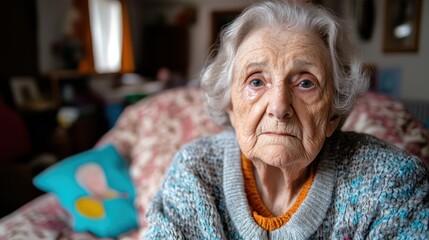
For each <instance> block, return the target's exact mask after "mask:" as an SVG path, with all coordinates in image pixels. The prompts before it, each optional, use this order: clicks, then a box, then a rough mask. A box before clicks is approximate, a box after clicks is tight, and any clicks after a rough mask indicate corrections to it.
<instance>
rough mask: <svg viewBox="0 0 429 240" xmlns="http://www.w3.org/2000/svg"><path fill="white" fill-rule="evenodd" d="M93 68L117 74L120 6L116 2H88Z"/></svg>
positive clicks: (119, 49)
mask: <svg viewBox="0 0 429 240" xmlns="http://www.w3.org/2000/svg"><path fill="white" fill-rule="evenodd" d="M89 12H90V14H89V15H90V24H91V36H92V48H93V53H94V67H95V71H96V72H98V73H109V72H119V71H120V70H121V62H122V6H121V3H120V1H117V0H89Z"/></svg>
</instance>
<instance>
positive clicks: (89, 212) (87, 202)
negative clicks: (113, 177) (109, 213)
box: [75, 197, 105, 219]
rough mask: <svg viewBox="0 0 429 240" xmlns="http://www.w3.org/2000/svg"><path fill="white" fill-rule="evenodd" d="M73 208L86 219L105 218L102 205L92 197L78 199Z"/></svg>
mask: <svg viewBox="0 0 429 240" xmlns="http://www.w3.org/2000/svg"><path fill="white" fill-rule="evenodd" d="M75 207H76V210H77V212H78V213H80V214H81V215H83V216H85V217H87V218H93V219H100V218H103V217H104V216H105V211H104V207H103V203H102V202H101V201H98V200H97V199H95V198H92V197H82V198H79V199H78V200H76V203H75Z"/></svg>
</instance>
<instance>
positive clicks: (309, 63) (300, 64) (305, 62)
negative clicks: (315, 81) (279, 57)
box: [293, 59, 316, 68]
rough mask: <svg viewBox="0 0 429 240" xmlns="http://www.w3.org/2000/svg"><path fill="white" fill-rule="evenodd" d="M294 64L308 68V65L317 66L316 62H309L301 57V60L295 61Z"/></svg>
mask: <svg viewBox="0 0 429 240" xmlns="http://www.w3.org/2000/svg"><path fill="white" fill-rule="evenodd" d="M293 66H294V67H295V68H308V67H314V66H316V64H314V63H312V62H309V61H306V60H302V59H299V60H294V61H293Z"/></svg>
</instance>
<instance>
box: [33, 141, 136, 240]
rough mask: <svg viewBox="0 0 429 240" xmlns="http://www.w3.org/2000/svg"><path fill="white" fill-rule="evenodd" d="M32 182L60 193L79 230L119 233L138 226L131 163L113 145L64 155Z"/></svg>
mask: <svg viewBox="0 0 429 240" xmlns="http://www.w3.org/2000/svg"><path fill="white" fill-rule="evenodd" d="M33 183H34V185H35V186H36V187H37V188H39V189H41V190H43V191H46V192H51V193H53V194H55V195H56V196H57V198H58V199H59V202H60V204H61V206H63V207H64V208H65V209H66V210H67V211H68V212H69V213H70V214H71V216H72V217H73V229H74V230H75V231H76V232H90V233H92V234H94V235H96V236H97V237H102V238H104V237H117V236H119V235H121V234H123V233H126V232H128V231H130V230H132V229H134V228H136V227H137V226H138V223H137V211H136V209H135V206H134V198H135V191H134V186H133V184H132V181H131V178H130V176H129V173H128V166H127V164H126V161H125V159H123V157H122V156H121V155H120V154H119V153H118V151H117V150H116V148H115V147H114V146H113V145H106V146H104V147H102V148H99V149H91V150H88V151H86V152H82V153H80V154H77V155H74V156H72V157H69V158H67V159H64V160H63V161H61V162H59V163H57V164H55V165H54V166H51V167H50V168H48V169H46V170H45V171H43V172H42V173H40V174H39V175H37V176H36V177H35V178H34V179H33Z"/></svg>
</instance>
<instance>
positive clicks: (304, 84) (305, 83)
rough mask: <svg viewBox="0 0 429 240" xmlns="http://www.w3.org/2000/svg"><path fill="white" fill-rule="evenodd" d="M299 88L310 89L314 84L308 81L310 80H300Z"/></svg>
mask: <svg viewBox="0 0 429 240" xmlns="http://www.w3.org/2000/svg"><path fill="white" fill-rule="evenodd" d="M299 86H300V87H302V88H311V87H313V86H314V83H313V82H312V81H310V80H302V81H301V82H300V83H299Z"/></svg>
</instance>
